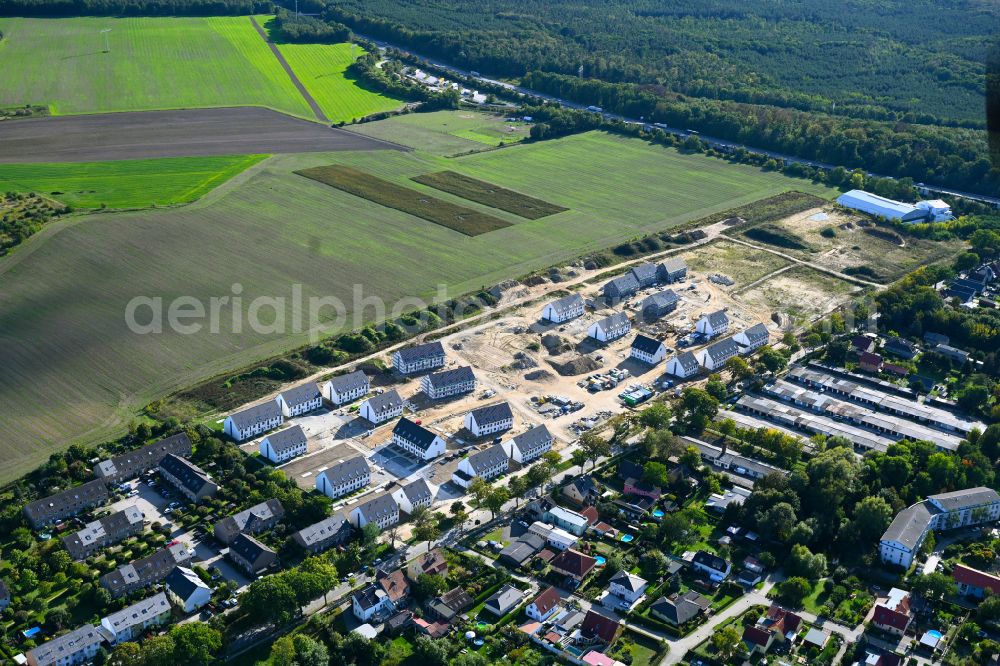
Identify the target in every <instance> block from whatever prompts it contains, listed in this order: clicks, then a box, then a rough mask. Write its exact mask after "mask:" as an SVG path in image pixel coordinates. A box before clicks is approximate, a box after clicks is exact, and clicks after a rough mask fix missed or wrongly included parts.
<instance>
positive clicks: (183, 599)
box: [163, 567, 212, 613]
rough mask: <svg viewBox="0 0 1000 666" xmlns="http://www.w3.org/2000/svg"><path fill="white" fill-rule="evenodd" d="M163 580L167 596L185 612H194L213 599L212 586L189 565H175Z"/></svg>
mask: <svg viewBox="0 0 1000 666" xmlns="http://www.w3.org/2000/svg"><path fill="white" fill-rule="evenodd" d="M163 582H164V584H165V585H166V590H167V596H168V597H169V598H170V600H171V601H173V602H174V604H176V605H177V607H178V608H180V609H181V610H182V611H184V612H185V613H194V612H195V611H197V610H198V609H199V608H201V607H202V606H204V605H205V604H207V603H208V602H209V601H211V600H212V588H210V587H209V586H208V585H206V584H205V582H204V581H203V580H202V579H201V578H199V577H198V574H196V573H195V572H194V571H192V570H191V569H188V568H187V567H174V570H173V571H171V572H170V573H169V574H168V575H167V577H166V578H165V579H164V581H163Z"/></svg>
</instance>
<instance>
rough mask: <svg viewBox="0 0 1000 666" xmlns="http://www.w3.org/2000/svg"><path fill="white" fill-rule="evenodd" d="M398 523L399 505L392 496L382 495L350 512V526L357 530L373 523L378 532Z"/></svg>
mask: <svg viewBox="0 0 1000 666" xmlns="http://www.w3.org/2000/svg"><path fill="white" fill-rule="evenodd" d="M398 522H399V505H398V504H396V500H394V499H393V498H392V495H382V496H381V497H376V498H375V499H371V500H368V501H367V502H365V503H364V504H362V505H361V506H358V507H355V508H354V510H352V511H351V524H352V525H354V526H355V527H357V528H358V529H359V530H360V529H361V528H362V527H364V526H365V525H367V524H368V523H374V524H375V525H377V526H378V528H379V529H380V530H384V529H386V528H389V527H392V526H393V525H395V524H396V523H398Z"/></svg>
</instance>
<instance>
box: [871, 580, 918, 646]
mask: <svg viewBox="0 0 1000 666" xmlns="http://www.w3.org/2000/svg"><path fill="white" fill-rule="evenodd" d="M911 606H912V603H911V600H910V593H909V592H907V591H906V590H901V589H899V588H898V587H894V588H892V589H891V590H889V596H888V597H887V598H886V600H885V602H883V603H879V604H875V611H874V612H873V613H872V624H873V625H875V626H876V627H878V628H879V629H881V630H882V631H887V632H889V633H890V634H896V635H897V636H902V635H903V634H905V633H906V629H907V627H909V626H910V622H912V621H913V612H912V611H911Z"/></svg>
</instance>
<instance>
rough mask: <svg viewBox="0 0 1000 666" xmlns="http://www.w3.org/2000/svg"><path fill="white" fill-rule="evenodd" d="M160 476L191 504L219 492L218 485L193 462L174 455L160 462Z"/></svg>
mask: <svg viewBox="0 0 1000 666" xmlns="http://www.w3.org/2000/svg"><path fill="white" fill-rule="evenodd" d="M159 472H160V476H161V477H163V480H164V481H166V482H167V483H169V484H170V485H172V486H173V487H174V488H176V489H177V490H178V491H179V492H180V493H181V494H182V495H184V497H186V498H187V499H188V501H189V502H200V501H201V500H203V499H205V498H206V497H212V496H213V495H215V493H217V492H218V491H219V486H218V484H216V483H215V481H212V478H211V477H210V476H209V475H208V474H207V473H206V472H205V470H203V469H202V468H201V467H198V466H197V465H195V464H194V463H193V462H191V461H190V460H188V459H187V458H180V457H178V456H175V455H173V454H170V455H167V456H165V457H164V458H163V460H161V461H160V468H159Z"/></svg>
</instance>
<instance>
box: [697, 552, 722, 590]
mask: <svg viewBox="0 0 1000 666" xmlns="http://www.w3.org/2000/svg"><path fill="white" fill-rule="evenodd" d="M691 568H692V569H694V570H695V571H697V572H700V573H703V574H705V575H707V576H708V578H709V580H711V581H712V582H713V583H721V582H722V581H724V580H725V579H726V577H727V576H729V574H730V572H731V571H732V565H730V564H729V562H727V561H726V560H724V559H723V558H721V557H719V556H718V555H716V554H714V553H710V552H708V551H707V550H699V551H698V552H697V553H695V554H694V557H693V558H692V559H691Z"/></svg>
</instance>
